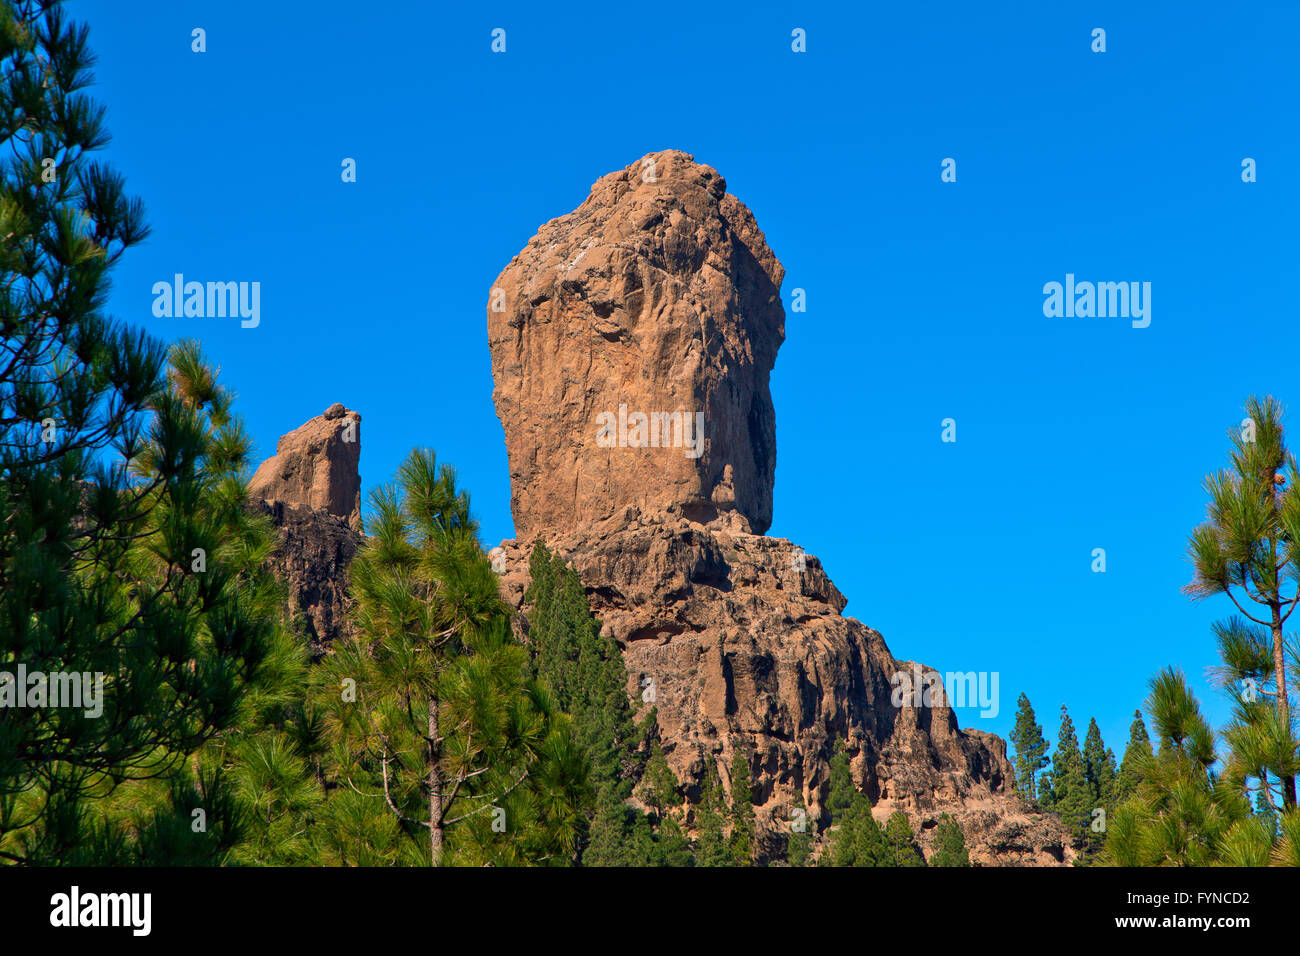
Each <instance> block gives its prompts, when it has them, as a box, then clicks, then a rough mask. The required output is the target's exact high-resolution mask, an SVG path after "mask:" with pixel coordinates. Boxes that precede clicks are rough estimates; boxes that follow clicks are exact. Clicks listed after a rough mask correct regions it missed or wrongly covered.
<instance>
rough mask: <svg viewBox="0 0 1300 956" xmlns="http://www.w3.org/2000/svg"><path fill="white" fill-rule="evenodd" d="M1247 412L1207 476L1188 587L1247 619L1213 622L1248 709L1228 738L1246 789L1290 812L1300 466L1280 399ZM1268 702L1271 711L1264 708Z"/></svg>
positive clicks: (1225, 670)
mask: <svg viewBox="0 0 1300 956" xmlns="http://www.w3.org/2000/svg"><path fill="white" fill-rule="evenodd" d="M1245 412H1246V416H1247V417H1246V419H1245V420H1244V421H1243V422H1242V424H1241V425H1240V426H1238V427H1234V428H1232V429H1230V430H1229V432H1228V438H1229V442H1230V444H1231V446H1232V447H1231V450H1230V452H1229V456H1228V458H1229V467H1227V468H1224V469H1221V470H1219V471H1218V472H1216V473H1214V474H1212V475H1209V476H1207V477H1206V479H1205V491H1206V493H1207V494H1208V495H1209V498H1210V502H1209V505H1208V507H1207V509H1206V511H1207V516H1206V521H1205V522H1204V523H1203V524H1201V525H1200V526H1199V527H1197V528H1196V529H1195V530H1194V531H1193V532H1192V534H1191V537H1190V539H1189V541H1188V554H1189V555H1190V557H1191V559H1192V564H1193V567H1194V571H1195V573H1194V576H1193V578H1192V581H1191V583H1190V584H1188V585H1187V587H1186V588H1185V589H1184V590H1186V592H1187V593H1188V594H1189V595H1191V596H1192V597H1193V598H1196V599H1204V598H1207V597H1211V596H1217V595H1227V596H1228V597H1229V598H1230V599H1231V600H1232V603H1233V606H1234V608H1235V609H1236V611H1237V612H1238V614H1239V615H1240V616H1234V617H1232V618H1230V619H1228V620H1227V621H1224V622H1220V623H1219V624H1218V625H1216V626H1215V635H1216V637H1217V639H1218V642H1219V656H1220V661H1221V664H1220V666H1219V667H1218V668H1217V669H1216V676H1217V677H1218V679H1219V681H1220V685H1221V686H1222V687H1224V689H1225V690H1228V691H1229V693H1230V694H1232V695H1235V696H1239V697H1241V698H1242V701H1241V702H1240V703H1242V704H1245V705H1248V706H1240V705H1239V706H1238V707H1237V713H1236V716H1235V719H1234V722H1233V726H1232V727H1231V728H1229V729H1228V730H1227V731H1225V736H1227V737H1230V738H1231V740H1230V743H1231V745H1232V746H1233V749H1234V754H1235V757H1236V764H1235V768H1234V769H1236V770H1240V771H1242V772H1244V773H1245V774H1246V777H1247V781H1246V785H1247V786H1264V787H1266V788H1268V789H1269V790H1270V794H1269V797H1268V799H1269V800H1271V801H1272V802H1273V803H1274V804H1280V806H1281V808H1282V809H1284V810H1288V809H1291V808H1294V807H1295V806H1296V782H1295V780H1296V775H1297V773H1298V772H1300V755H1298V752H1297V740H1296V735H1295V727H1294V719H1293V716H1292V701H1291V694H1292V690H1293V689H1294V688H1295V687H1296V686H1297V683H1300V655H1298V654H1297V653H1296V649H1295V647H1294V646H1290V645H1289V642H1288V640H1287V637H1286V634H1285V627H1286V622H1287V620H1288V619H1289V618H1290V617H1291V615H1292V614H1293V613H1294V612H1295V609H1296V607H1297V606H1300V469H1298V468H1297V465H1296V459H1295V456H1294V455H1293V454H1292V453H1291V452H1290V450H1289V449H1288V448H1287V444H1286V433H1285V429H1284V428H1283V425H1282V412H1283V409H1282V405H1281V403H1279V402H1278V401H1277V400H1276V399H1274V398H1273V397H1271V396H1265V397H1264V398H1262V399H1261V398H1257V397H1253V396H1252V397H1251V398H1249V399H1247V401H1246V406H1245ZM1246 697H1249V698H1251V699H1250V700H1244V698H1246ZM1264 698H1267V699H1268V705H1267V706H1257V705H1262V704H1264Z"/></svg>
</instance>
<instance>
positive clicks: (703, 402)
mask: <svg viewBox="0 0 1300 956" xmlns="http://www.w3.org/2000/svg"><path fill="white" fill-rule="evenodd" d="M784 275H785V270H784V269H782V267H781V264H780V263H779V262H777V261H776V257H775V256H774V255H772V250H770V249H769V248H768V247H767V243H766V242H765V241H764V239H763V234H762V232H760V231H759V228H758V225H757V223H755V221H754V217H753V215H752V214H751V213H750V211H749V210H748V209H747V208H745V206H744V205H743V204H742V203H741V202H740V201H739V200H737V199H736V198H735V197H734V196H730V195H728V194H727V191H726V183H725V182H724V181H723V179H722V177H721V176H719V175H718V174H717V172H716V171H715V170H713V169H712V168H710V167H708V166H702V165H699V164H697V163H695V162H694V161H693V160H692V159H691V157H690V156H687V155H686V154H685V153H680V152H677V151H675V150H669V151H666V152H661V153H652V154H650V155H649V156H647V157H645V159H643V160H642V161H641V162H639V163H636V164H633V165H632V166H629V167H628V168H627V169H625V170H622V171H620V172H616V173H611V174H610V175H608V176H605V177H604V178H602V179H600V180H599V181H597V183H596V184H595V185H594V186H593V187H592V190H591V195H590V196H588V197H587V201H586V202H584V203H583V204H582V205H581V206H579V207H578V208H577V209H576V210H574V211H573V212H571V213H569V214H568V215H567V216H561V217H560V218H559V219H553V220H551V221H550V222H548V223H546V225H544V226H542V228H541V229H540V230H538V233H537V235H536V236H534V237H533V238H532V239H531V240H530V241H529V243H528V246H527V248H525V249H524V250H523V251H522V252H521V253H520V254H519V255H517V256H515V258H514V260H513V261H512V262H511V263H510V265H508V266H507V267H506V268H505V271H503V272H502V273H501V275H500V276H499V277H498V278H497V280H496V282H495V283H494V284H493V288H492V293H491V299H490V302H489V305H488V338H489V341H490V344H491V352H492V376H493V380H494V382H495V388H494V390H493V393H492V396H493V399H494V401H495V402H496V408H497V415H498V416H499V417H500V419H501V422H502V424H503V425H504V426H505V433H506V449H507V452H508V454H509V458H510V479H511V488H512V498H511V507H512V510H513V512H514V518H515V531H516V533H517V534H518V535H519V537H520V539H521V540H530V539H531V537H532V536H533V535H534V534H535V533H537V532H540V531H549V530H551V529H555V528H578V527H582V526H586V525H590V524H592V523H594V522H599V521H603V520H606V519H608V518H610V517H613V516H616V515H621V514H623V513H624V510H625V506H626V505H628V504H633V505H635V506H636V507H637V509H638V510H640V511H641V512H643V513H646V514H658V513H662V512H666V511H668V510H669V509H676V510H678V511H679V512H680V513H681V514H683V515H685V516H686V517H688V518H691V519H693V520H697V521H708V520H711V519H712V518H714V517H716V516H717V515H718V514H719V513H722V512H734V513H735V515H736V516H737V517H738V518H742V519H744V521H743V522H740V523H739V524H738V526H740V527H745V528H746V529H747V530H753V531H756V532H758V533H760V534H761V533H762V532H764V531H766V530H767V528H768V526H769V525H770V524H771V523H772V477H773V474H774V471H775V468H776V416H775V414H774V412H773V410H772V397H771V395H770V394H769V392H768V374H769V373H770V372H771V370H772V363H773V362H774V361H776V350H777V349H778V348H779V347H780V345H781V342H782V341H783V340H784V338H785V311H784V309H783V308H782V306H781V298H780V287H781V280H782V278H783V277H784ZM701 420H702V421H703V422H705V423H706V427H705V430H704V433H703V434H700V431H699V427H698V423H699V422H700V421H701ZM632 448H636V449H637V450H636V451H632V452H631V453H630V454H629V451H630V450H631V449H632Z"/></svg>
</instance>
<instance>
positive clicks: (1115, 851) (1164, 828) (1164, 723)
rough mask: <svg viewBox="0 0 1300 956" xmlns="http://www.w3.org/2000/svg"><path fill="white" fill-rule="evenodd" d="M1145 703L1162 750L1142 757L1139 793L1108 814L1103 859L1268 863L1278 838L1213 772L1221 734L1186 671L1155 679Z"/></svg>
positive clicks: (1114, 861)
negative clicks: (1271, 836) (1268, 835)
mask: <svg viewBox="0 0 1300 956" xmlns="http://www.w3.org/2000/svg"><path fill="white" fill-rule="evenodd" d="M1150 687H1151V693H1150V695H1149V696H1148V698H1147V702H1146V708H1147V710H1148V712H1149V713H1150V714H1151V718H1152V722H1153V726H1154V729H1155V731H1156V735H1157V739H1158V741H1159V751H1158V752H1157V753H1156V754H1155V755H1154V756H1153V757H1149V758H1145V759H1142V758H1135V759H1138V760H1139V763H1138V767H1137V769H1138V770H1139V771H1140V772H1141V779H1140V782H1139V783H1138V786H1137V790H1136V792H1135V793H1134V795H1133V796H1132V797H1130V798H1129V799H1128V800H1127V801H1125V803H1123V804H1122V805H1121V806H1120V807H1118V808H1117V809H1116V811H1115V813H1114V814H1113V815H1112V816H1111V818H1110V819H1109V821H1108V826H1107V831H1106V844H1105V849H1104V852H1103V854H1102V857H1101V861H1102V862H1104V863H1109V864H1112V865H1119V866H1205V865H1209V864H1212V863H1217V862H1227V861H1229V860H1231V862H1232V863H1233V864H1234V865H1256V866H1257V865H1261V864H1263V863H1267V862H1268V859H1269V855H1270V852H1271V841H1270V840H1268V839H1267V838H1266V836H1265V834H1264V828H1263V827H1262V826H1260V824H1259V821H1258V820H1257V819H1255V818H1254V817H1253V815H1252V814H1251V812H1250V805H1249V803H1248V802H1247V801H1246V799H1245V797H1244V796H1243V795H1242V793H1241V792H1240V791H1238V790H1236V789H1235V788H1233V787H1231V786H1223V785H1221V782H1220V781H1217V780H1216V779H1215V778H1214V776H1213V774H1212V773H1211V767H1212V766H1213V765H1214V763H1215V761H1216V760H1217V754H1216V752H1215V736H1214V732H1213V731H1212V730H1211V729H1210V726H1209V724H1208V723H1206V721H1205V718H1204V717H1203V716H1202V715H1201V710H1200V705H1199V704H1198V703H1197V701H1196V698H1195V696H1194V695H1193V694H1192V692H1191V690H1190V689H1189V688H1188V686H1187V680H1186V678H1185V677H1184V676H1183V675H1182V674H1181V673H1179V672H1176V671H1174V670H1172V669H1166V670H1163V671H1161V672H1160V674H1159V675H1157V676H1156V677H1155V678H1153V679H1152V681H1151V684H1150Z"/></svg>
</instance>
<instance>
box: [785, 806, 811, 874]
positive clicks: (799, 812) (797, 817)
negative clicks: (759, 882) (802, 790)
mask: <svg viewBox="0 0 1300 956" xmlns="http://www.w3.org/2000/svg"><path fill="white" fill-rule="evenodd" d="M788 826H789V827H790V834H789V836H788V837H787V838H786V844H785V862H786V863H787V864H789V865H790V866H807V865H808V864H809V863H810V862H812V854H813V831H812V821H811V820H810V819H809V818H808V810H807V807H805V806H804V801H803V795H802V794H798V795H797V796H796V797H795V802H794V804H793V805H792V806H791V807H790V814H789V821H788Z"/></svg>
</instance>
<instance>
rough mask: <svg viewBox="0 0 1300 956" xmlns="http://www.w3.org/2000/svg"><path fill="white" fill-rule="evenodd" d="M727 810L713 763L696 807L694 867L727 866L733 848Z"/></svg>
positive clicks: (710, 765)
mask: <svg viewBox="0 0 1300 956" xmlns="http://www.w3.org/2000/svg"><path fill="white" fill-rule="evenodd" d="M726 825H727V807H726V799H725V795H724V794H723V792H722V782H721V780H720V779H719V777H718V768H717V766H716V765H715V764H714V763H713V761H712V760H711V759H709V760H708V766H707V768H706V769H705V772H704V784H703V786H702V787H701V789H700V801H699V803H697V804H696V805H695V846H694V855H695V865H696V866H728V865H730V864H731V862H732V857H731V846H730V844H729V843H728V841H727V837H726Z"/></svg>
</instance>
